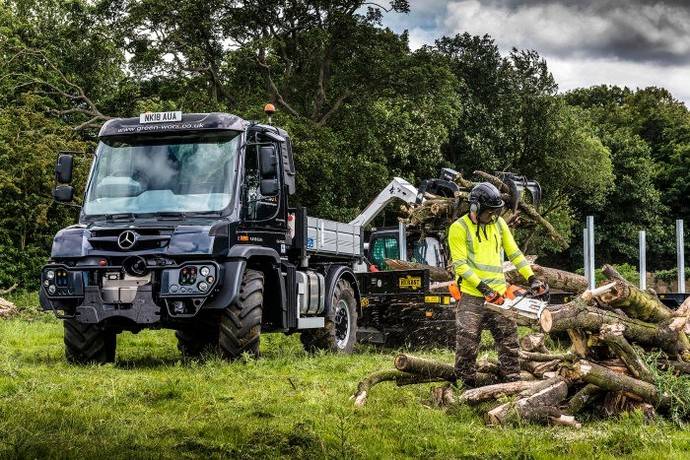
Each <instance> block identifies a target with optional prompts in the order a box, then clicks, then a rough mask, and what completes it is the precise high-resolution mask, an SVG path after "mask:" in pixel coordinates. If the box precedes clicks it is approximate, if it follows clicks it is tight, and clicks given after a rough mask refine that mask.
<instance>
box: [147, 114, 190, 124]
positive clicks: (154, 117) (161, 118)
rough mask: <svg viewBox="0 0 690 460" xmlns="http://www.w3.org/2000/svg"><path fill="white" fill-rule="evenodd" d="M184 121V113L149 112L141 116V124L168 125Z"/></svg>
mask: <svg viewBox="0 0 690 460" xmlns="http://www.w3.org/2000/svg"><path fill="white" fill-rule="evenodd" d="M169 121H182V112H181V111H177V112H147V113H142V114H140V115H139V123H142V124H145V123H167V122H169Z"/></svg>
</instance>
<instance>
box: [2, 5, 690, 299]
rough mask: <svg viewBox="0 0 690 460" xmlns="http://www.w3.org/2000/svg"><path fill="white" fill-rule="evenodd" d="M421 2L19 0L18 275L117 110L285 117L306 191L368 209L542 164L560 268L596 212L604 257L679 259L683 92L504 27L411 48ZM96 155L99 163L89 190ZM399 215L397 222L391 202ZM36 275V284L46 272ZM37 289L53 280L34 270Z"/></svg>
mask: <svg viewBox="0 0 690 460" xmlns="http://www.w3.org/2000/svg"><path fill="white" fill-rule="evenodd" d="M411 7H412V8H414V7H415V5H414V4H411V2H408V1H405V0H395V1H392V2H378V3H373V2H365V1H361V0H336V1H332V2H325V3H324V2H320V1H311V0H299V1H295V2H288V3H285V2H282V1H278V0H271V1H258V0H251V1H243V2H238V1H227V2H220V1H217V0H211V1H210V2H206V3H204V4H203V5H201V4H199V3H198V2H191V1H189V0H183V1H179V2H173V3H171V2H164V1H162V0H102V1H98V2H88V1H86V0H70V1H61V0H9V1H8V2H5V3H3V4H2V5H1V6H0V37H1V39H0V58H1V59H0V166H2V168H3V169H1V170H2V171H3V173H1V174H0V197H1V198H2V200H1V201H0V203H2V204H0V208H1V209H0V211H2V214H1V215H2V216H5V217H4V220H3V221H0V246H1V247H2V248H6V250H5V251H3V258H2V261H0V287H2V285H3V283H8V282H9V281H10V280H11V278H12V274H13V273H14V274H15V279H16V280H18V281H19V282H20V283H21V284H22V285H24V286H27V287H31V284H32V280H35V279H36V278H35V273H36V272H35V270H36V267H38V266H39V265H40V263H41V262H42V261H43V260H45V258H46V257H47V255H48V252H49V247H50V241H51V238H52V235H53V234H54V232H55V231H56V230H57V229H58V228H60V227H62V226H64V225H67V224H68V223H71V222H74V217H75V215H76V210H74V209H72V208H65V207H57V206H55V205H53V204H51V198H50V189H51V187H52V185H53V181H52V173H51V165H52V163H53V159H54V158H55V157H54V154H55V152H56V151H57V150H59V149H69V150H77V151H82V152H86V151H89V150H93V148H94V143H93V141H94V140H95V138H94V137H95V133H96V131H95V128H96V127H98V126H99V125H100V124H101V123H102V122H103V121H104V120H106V119H108V118H110V117H116V116H132V115H135V114H137V113H139V112H142V111H147V110H148V111H158V110H171V109H180V110H183V111H185V112H191V111H199V112H204V111H214V110H219V111H229V112H232V113H236V114H238V115H240V116H243V117H245V118H247V119H255V120H256V119H259V120H260V119H262V118H263V113H262V111H261V107H262V105H263V103H265V102H266V101H271V102H273V103H274V104H276V106H277V107H278V113H277V114H276V115H275V117H274V121H275V122H276V123H277V124H279V125H281V126H283V127H285V128H286V129H287V130H288V132H289V133H290V134H291V136H292V139H293V141H294V151H295V155H296V163H297V167H298V175H297V185H298V187H297V195H296V196H295V197H294V202H295V203H296V204H301V205H305V206H307V207H308V209H309V211H310V213H312V214H314V215H319V216H322V217H326V218H333V219H340V220H346V221H347V220H350V219H351V218H352V217H354V216H355V215H356V214H357V213H358V212H359V211H360V210H361V209H362V208H363V207H364V206H366V204H367V203H368V202H369V201H370V200H371V198H372V197H373V196H375V195H376V194H377V193H378V192H379V191H380V190H381V188H382V187H383V186H385V185H386V184H387V183H388V182H389V181H390V179H391V178H392V177H393V176H400V177H404V178H405V179H407V180H409V181H410V182H412V183H415V184H417V183H419V182H420V181H421V180H424V179H426V178H429V177H432V176H435V175H436V174H437V172H438V170H439V169H440V168H441V167H450V168H453V169H456V170H461V171H463V172H464V173H465V175H466V176H470V175H471V173H472V171H474V170H475V169H483V170H488V171H491V170H504V171H505V170H508V171H513V172H515V173H518V174H523V175H525V176H527V177H529V178H534V179H537V180H538V181H539V182H540V183H541V185H542V188H543V192H544V200H543V204H542V207H541V212H542V213H543V214H544V215H546V216H547V217H548V218H549V219H550V220H551V221H552V223H553V224H554V226H555V227H556V228H557V229H558V230H559V232H560V233H561V234H563V235H565V236H566V237H567V238H569V239H570V240H571V241H570V243H571V244H570V249H568V250H566V251H564V250H563V248H561V247H558V246H557V245H556V244H554V243H553V242H552V241H550V240H549V239H548V238H546V235H544V234H543V233H542V232H541V231H540V230H538V229H537V230H536V231H535V230H534V229H529V228H526V229H522V230H521V231H520V232H518V234H517V237H518V239H519V241H520V243H521V244H522V245H524V246H525V249H526V250H527V251H528V252H530V253H535V254H539V255H540V257H542V258H543V259H544V261H545V262H548V263H550V264H552V265H556V266H561V267H564V268H572V267H573V266H575V265H577V261H579V260H580V258H581V253H582V246H581V241H580V239H581V238H580V235H581V233H580V231H581V226H582V222H583V220H584V216H586V215H588V214H594V215H595V218H596V219H595V221H596V225H597V260H598V261H601V262H604V261H605V262H617V263H622V262H626V261H631V260H633V259H634V258H636V241H637V231H638V230H640V229H646V230H647V234H648V248H649V257H648V260H649V265H650V268H651V269H653V270H655V269H663V268H667V267H668V266H670V265H671V263H670V262H669V261H671V260H673V259H674V257H673V253H674V245H673V241H672V240H673V239H672V236H671V235H672V220H673V219H674V218H676V217H679V218H683V217H685V218H688V217H689V216H688V212H689V210H688V207H687V200H686V199H685V198H686V197H687V195H688V192H689V191H690V190H688V188H687V187H688V185H687V180H686V177H687V175H688V168H690V162H689V161H690V160H688V159H689V158H690V147H689V146H690V115H689V113H688V110H687V108H686V107H685V106H684V105H683V104H681V103H679V102H678V101H676V100H675V99H673V97H672V95H670V94H669V93H668V92H667V91H666V90H664V89H661V88H647V89H643V90H636V91H632V90H629V89H627V88H618V87H606V86H599V87H592V88H583V89H578V90H574V91H571V92H568V93H567V94H565V95H563V96H559V95H558V94H557V85H556V82H555V80H554V78H553V76H552V75H551V73H550V72H549V69H548V66H547V63H546V61H545V60H544V59H543V58H542V57H541V56H539V54H538V53H537V52H535V51H532V50H517V49H513V50H512V51H511V52H510V53H508V54H501V53H500V52H499V49H498V47H497V45H496V43H495V42H494V40H493V39H492V38H491V37H489V36H483V37H479V36H472V35H469V34H460V35H455V36H452V37H440V38H439V39H438V40H437V41H436V42H435V44H434V45H433V46H425V47H422V48H421V49H418V50H416V51H411V50H410V49H409V46H408V37H407V34H406V33H403V34H396V33H394V32H393V31H391V30H389V29H386V28H384V27H382V25H381V19H382V15H383V14H384V12H386V11H389V14H401V13H402V14H404V13H406V12H407V11H409V9H410V8H411ZM89 162H90V159H89V158H88V157H84V158H82V159H81V161H80V168H81V169H80V170H79V172H78V175H77V183H76V184H75V185H76V186H77V194H78V195H79V194H80V193H81V192H82V191H83V187H82V185H83V180H84V172H85V170H86V169H87V168H88V165H89ZM388 217H391V218H390V219H388V218H386V219H385V221H395V216H394V215H393V216H388ZM34 283H35V281H34ZM34 286H35V284H34Z"/></svg>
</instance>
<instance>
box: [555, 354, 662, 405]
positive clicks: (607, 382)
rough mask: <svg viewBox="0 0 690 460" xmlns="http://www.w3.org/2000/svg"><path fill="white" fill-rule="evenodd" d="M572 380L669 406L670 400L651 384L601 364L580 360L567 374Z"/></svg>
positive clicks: (654, 403)
mask: <svg viewBox="0 0 690 460" xmlns="http://www.w3.org/2000/svg"><path fill="white" fill-rule="evenodd" d="M567 375H568V377H569V378H570V379H572V380H582V381H583V382H587V383H591V384H593V385H596V386H598V387H599V388H602V389H604V390H607V391H620V392H629V393H633V394H636V395H638V396H639V397H640V398H642V399H643V400H645V401H647V402H649V403H651V404H653V405H654V406H659V405H662V406H664V405H667V404H668V403H669V401H668V399H667V398H666V397H664V396H661V395H659V393H658V391H657V389H656V387H655V386H654V385H652V384H651V383H648V382H645V381H642V380H638V379H636V378H633V377H629V376H627V375H621V374H618V373H616V372H613V371H611V370H610V369H607V368H606V367H604V366H600V365H599V364H596V363H593V362H590V361H586V360H580V361H578V362H576V363H575V364H574V365H573V366H572V368H571V369H570V370H569V371H568V372H567Z"/></svg>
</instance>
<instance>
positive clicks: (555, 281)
mask: <svg viewBox="0 0 690 460" xmlns="http://www.w3.org/2000/svg"><path fill="white" fill-rule="evenodd" d="M532 271H533V272H534V274H535V275H536V276H537V277H539V278H541V279H542V280H544V281H545V282H546V284H548V285H549V287H550V288H551V289H558V290H561V291H566V292H572V293H574V294H581V293H583V292H585V291H586V290H587V278H585V277H584V276H582V275H578V274H577V273H571V272H567V271H564V270H558V269H557V268H550V267H544V266H543V265H537V264H532ZM505 276H506V280H507V281H508V283H509V284H519V285H523V284H525V280H524V279H523V278H522V275H520V273H519V272H518V271H517V270H515V269H511V270H509V271H506V272H505Z"/></svg>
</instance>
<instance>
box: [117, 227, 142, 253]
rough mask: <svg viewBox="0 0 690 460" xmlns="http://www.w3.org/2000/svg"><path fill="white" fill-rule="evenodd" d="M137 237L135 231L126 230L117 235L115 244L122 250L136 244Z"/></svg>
mask: <svg viewBox="0 0 690 460" xmlns="http://www.w3.org/2000/svg"><path fill="white" fill-rule="evenodd" d="M137 239H139V235H137V232H133V231H132V230H126V231H124V232H122V233H120V236H118V237H117V245H118V246H120V249H123V250H127V249H132V248H133V247H134V245H135V244H137Z"/></svg>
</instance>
